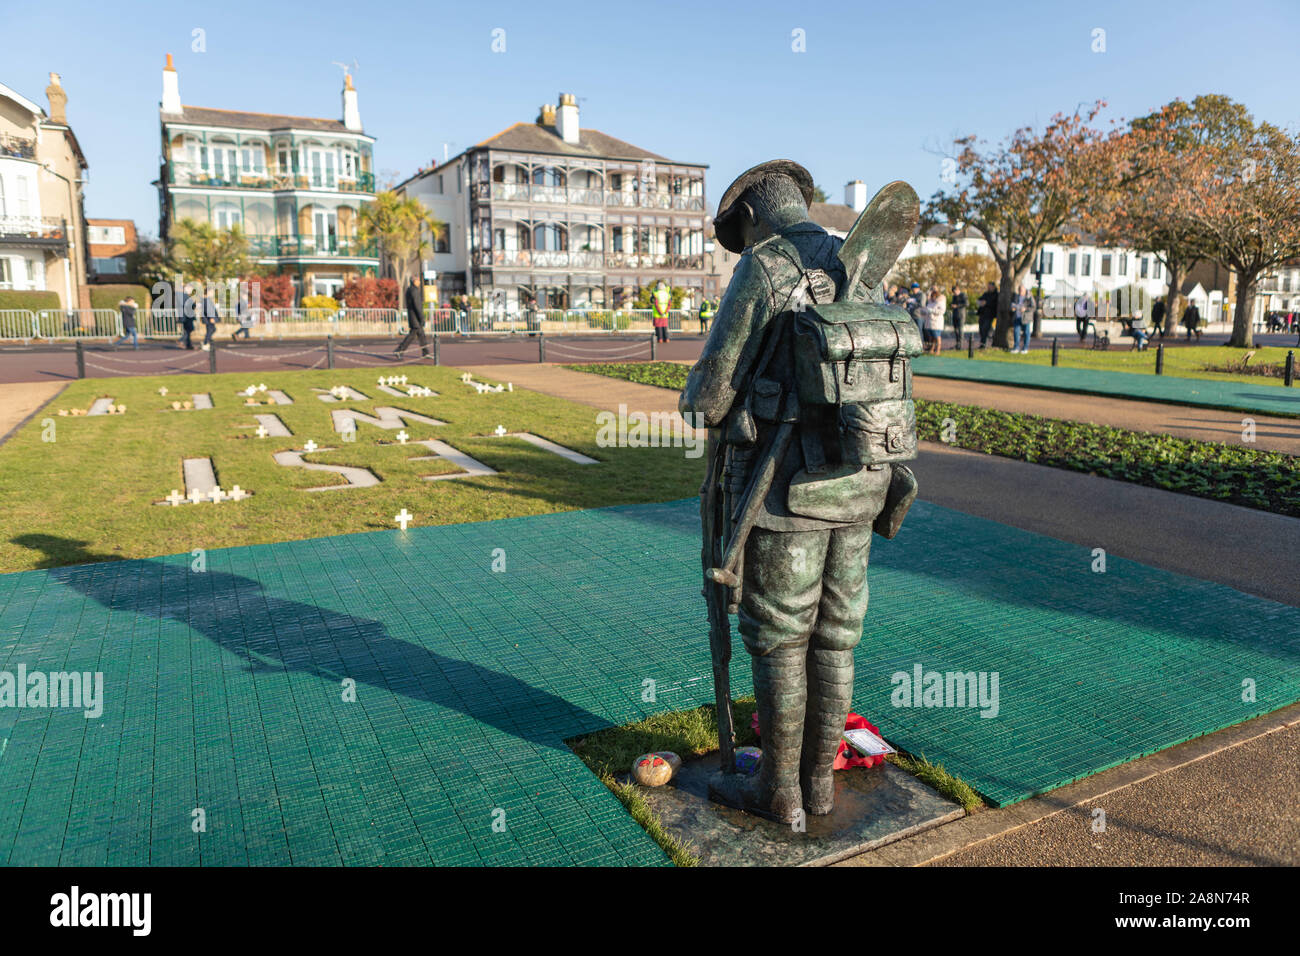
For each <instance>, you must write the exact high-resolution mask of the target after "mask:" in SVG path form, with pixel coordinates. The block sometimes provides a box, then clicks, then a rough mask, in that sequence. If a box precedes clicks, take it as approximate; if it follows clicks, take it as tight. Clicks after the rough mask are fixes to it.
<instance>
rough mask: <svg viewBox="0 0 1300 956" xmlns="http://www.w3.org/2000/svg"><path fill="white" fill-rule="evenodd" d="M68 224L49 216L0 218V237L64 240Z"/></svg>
mask: <svg viewBox="0 0 1300 956" xmlns="http://www.w3.org/2000/svg"><path fill="white" fill-rule="evenodd" d="M67 236H68V224H67V223H66V222H65V221H64V220H62V219H54V218H52V217H50V216H0V237H3V238H6V239H66V238H67Z"/></svg>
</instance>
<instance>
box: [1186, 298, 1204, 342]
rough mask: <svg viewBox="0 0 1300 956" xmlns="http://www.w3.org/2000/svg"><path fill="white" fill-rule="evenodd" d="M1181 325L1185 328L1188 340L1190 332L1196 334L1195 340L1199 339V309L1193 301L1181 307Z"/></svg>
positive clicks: (1190, 335)
mask: <svg viewBox="0 0 1300 956" xmlns="http://www.w3.org/2000/svg"><path fill="white" fill-rule="evenodd" d="M1183 325H1184V326H1186V328H1187V338H1188V340H1189V341H1190V340H1191V337H1192V333H1195V334H1196V340H1197V341H1198V342H1199V341H1200V339H1201V310H1200V309H1198V308H1197V307H1196V303H1195V302H1188V303H1187V308H1185V309H1183Z"/></svg>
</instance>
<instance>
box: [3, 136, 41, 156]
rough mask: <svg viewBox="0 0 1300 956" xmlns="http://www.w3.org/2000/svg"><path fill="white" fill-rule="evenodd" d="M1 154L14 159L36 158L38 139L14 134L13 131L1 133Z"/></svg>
mask: <svg viewBox="0 0 1300 956" xmlns="http://www.w3.org/2000/svg"><path fill="white" fill-rule="evenodd" d="M0 156H8V157H10V158H13V159H35V158H36V140H34V139H25V138H23V137H22V136H14V135H13V134H12V133H0Z"/></svg>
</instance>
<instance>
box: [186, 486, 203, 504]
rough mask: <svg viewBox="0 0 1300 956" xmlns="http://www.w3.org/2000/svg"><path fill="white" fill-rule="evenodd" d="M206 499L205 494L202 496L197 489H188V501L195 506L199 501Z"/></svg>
mask: <svg viewBox="0 0 1300 956" xmlns="http://www.w3.org/2000/svg"><path fill="white" fill-rule="evenodd" d="M206 497H207V495H205V494H204V493H203V492H202V491H200V490H199V489H198V488H191V489H190V494H189V499H190V501H192V502H194V503H195V504H196V505H197V504H198V503H199V502H201V501H202V500H203V499H204V498H206Z"/></svg>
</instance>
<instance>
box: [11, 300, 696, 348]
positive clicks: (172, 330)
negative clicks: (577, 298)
mask: <svg viewBox="0 0 1300 956" xmlns="http://www.w3.org/2000/svg"><path fill="white" fill-rule="evenodd" d="M696 315H697V313H695V312H694V311H691V310H686V309H673V310H672V311H670V312H669V313H668V329H669V331H670V332H681V331H684V330H685V331H691V330H693V329H694V328H695V322H696V321H697V318H696ZM252 318H253V321H252V323H251V324H250V326H249V337H250V338H254V339H265V338H271V339H281V338H304V337H313V336H315V337H322V336H326V335H334V336H336V337H338V336H376V335H377V336H400V335H405V334H406V332H407V323H406V313H405V311H403V310H400V309H348V308H343V309H337V310H335V309H254V310H253V312H252ZM653 327H654V321H653V315H652V313H651V311H650V310H649V309H524V310H504V309H450V308H443V309H431V310H430V311H429V312H428V313H427V314H426V315H425V330H426V331H427V332H429V333H430V334H440V335H538V334H541V335H619V334H629V333H630V334H646V335H648V334H650V332H651V331H652V330H653ZM239 328H240V323H239V322H238V320H237V319H236V317H235V316H234V315H233V314H223V316H222V318H221V319H220V320H219V321H218V323H217V331H218V334H220V335H227V336H228V335H229V334H231V333H232V332H234V331H236V330H237V329H239ZM136 329H137V331H138V333H139V335H140V337H141V338H146V339H147V338H179V337H180V335H181V330H182V326H181V321H180V316H179V314H178V312H177V311H176V310H175V309H140V310H139V311H138V312H137V313H136ZM194 331H195V333H196V334H197V335H200V336H201V335H203V334H204V332H205V328H204V324H203V321H202V320H201V319H200V320H196V321H195V323H194ZM121 335H122V317H121V314H120V313H119V312H118V310H116V309H41V310H31V309H2V310H0V342H4V341H24V342H28V341H32V340H67V339H95V338H99V339H112V338H117V337H119V336H121Z"/></svg>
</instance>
